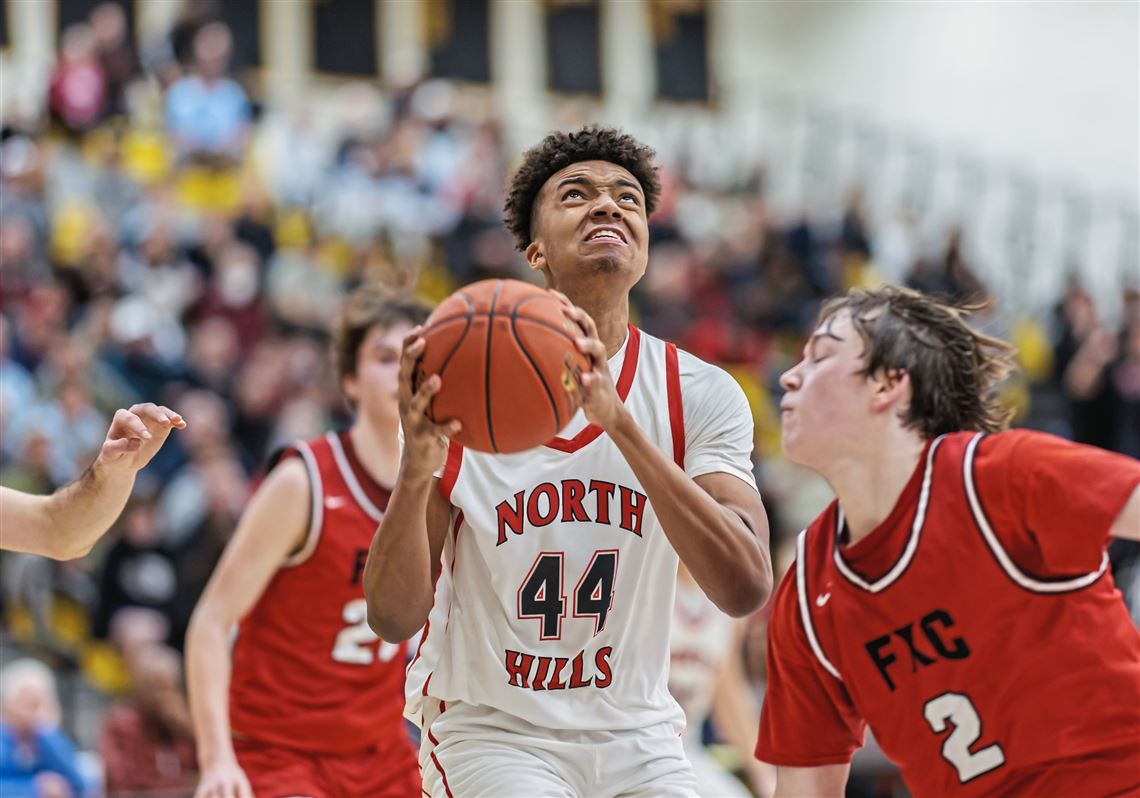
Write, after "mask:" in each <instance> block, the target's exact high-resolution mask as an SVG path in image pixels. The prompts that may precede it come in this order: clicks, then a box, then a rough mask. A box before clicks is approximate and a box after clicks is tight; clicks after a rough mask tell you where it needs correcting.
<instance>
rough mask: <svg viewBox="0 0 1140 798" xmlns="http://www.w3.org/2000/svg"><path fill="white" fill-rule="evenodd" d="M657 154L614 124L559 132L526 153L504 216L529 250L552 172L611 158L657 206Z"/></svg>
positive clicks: (648, 208)
mask: <svg viewBox="0 0 1140 798" xmlns="http://www.w3.org/2000/svg"><path fill="white" fill-rule="evenodd" d="M656 154H657V153H655V152H654V151H653V149H652V148H650V147H647V146H645V145H644V144H642V143H641V142H640V141H638V140H637V139H635V138H634V137H633V136H630V135H628V134H626V133H622V132H621V131H620V130H617V129H616V128H612V127H598V126H596V125H591V126H589V127H584V128H582V129H581V130H576V131H574V132H573V133H563V132H556V133H551V134H550V135H549V136H547V137H546V138H544V139H543V140H542V141H541V142H540V143H539V144H538V145H537V146H534V147H531V148H530V149H529V150H527V151H526V152H525V153H524V154H523V160H522V164H521V165H520V166H519V168H518V171H516V172H515V174H514V177H512V178H511V185H510V190H509V192H508V194H507V202H506V205H505V206H504V207H503V220H504V222H505V223H506V225H507V229H508V230H510V231H511V234H512V235H513V236H514V237H515V246H516V247H517V248H518V249H519V251H520V252H521V251H523V250H525V249H526V248H527V246H528V245H529V244H530V242H531V223H532V221H533V216H534V213H533V212H534V200H535V198H536V197H537V196H538V192H539V191H540V190H541V189H542V187H543V185H545V184H546V181H547V180H549V179H550V176H551V175H553V174H554V173H555V172H558V171H559V170H561V169H565V168H566V167H567V166H569V165H570V164H574V163H581V162H582V161H608V162H609V163H613V164H617V165H618V166H620V167H622V168H623V169H626V170H628V171H629V173H630V174H631V175H633V176H634V177H635V178H636V179H637V182H638V183H640V184H641V189H642V191H644V192H645V213H646V215H650V214H652V213H653V211H654V210H655V209H656V208H657V200H658V199H659V198H660V197H661V178H660V177H659V176H658V174H657V167H656V166H655V165H654V164H653V158H654V157H655V156H656Z"/></svg>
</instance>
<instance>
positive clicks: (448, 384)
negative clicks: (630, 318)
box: [412, 280, 590, 454]
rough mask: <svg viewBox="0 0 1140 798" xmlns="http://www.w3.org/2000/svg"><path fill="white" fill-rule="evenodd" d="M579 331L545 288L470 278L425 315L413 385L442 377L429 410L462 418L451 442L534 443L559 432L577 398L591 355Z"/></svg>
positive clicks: (488, 445) (492, 447)
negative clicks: (579, 341)
mask: <svg viewBox="0 0 1140 798" xmlns="http://www.w3.org/2000/svg"><path fill="white" fill-rule="evenodd" d="M579 334H580V333H579V332H578V331H577V330H576V328H575V327H574V325H572V324H569V323H568V322H567V319H566V316H565V314H564V313H563V312H562V303H561V302H560V301H559V299H558V298H557V297H555V296H554V295H553V294H551V293H550V292H549V291H545V290H543V289H541V288H538V287H536V286H533V285H530V284H528V283H524V282H521V281H519V280H483V281H481V282H478V283H473V284H472V285H469V286H466V287H464V288H461V289H459V290H458V291H456V292H455V293H454V294H452V295H451V296H449V297H448V298H447V299H445V300H444V301H443V302H442V303H440V305H439V307H437V308H436V309H435V311H434V312H433V313H432V314H431V316H430V317H429V318H428V320H427V323H426V324H425V326H424V330H423V332H422V333H421V337H422V338H423V339H424V342H425V346H424V351H423V354H422V355H421V356H420V360H419V363H418V364H417V367H416V370H415V374H414V377H413V386H412V390H413V391H414V390H416V389H418V387H419V386H420V385H422V384H423V382H424V380H426V379H428V378H429V377H430V376H431V375H432V374H438V375H439V376H440V380H441V383H442V386H441V388H440V390H439V392H438V393H437V394H436V395H435V396H434V397H432V400H431V402H430V404H429V405H428V408H427V415H428V417H429V418H430V419H431V420H432V421H433V422H435V423H442V422H445V421H448V420H450V419H453V418H454V419H458V420H459V421H460V422H462V425H463V427H462V430H461V431H460V432H459V434H457V435H456V436H455V440H456V442H457V443H460V444H462V445H463V446H465V447H468V448H470V449H475V450H476V451H480V452H498V453H503V454H506V453H511V452H521V451H525V450H526V449H532V448H534V447H535V446H540V445H541V444H543V443H545V442H546V441H548V440H550V439H551V438H553V437H554V436H555V435H557V434H558V431H559V430H561V429H562V428H563V427H564V426H566V423H567V422H568V421H569V420H570V418H571V416H573V415H574V413H575V412H577V410H578V407H579V406H580V404H581V375H582V374H583V373H584V372H586V371H589V369H590V361H589V360H588V359H587V358H586V356H585V355H583V354H582V353H581V352H579V351H578V349H577V347H576V346H575V344H574V337H575V336H576V335H579Z"/></svg>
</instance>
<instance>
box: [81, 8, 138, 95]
mask: <svg viewBox="0 0 1140 798" xmlns="http://www.w3.org/2000/svg"><path fill="white" fill-rule="evenodd" d="M91 30H92V31H93V32H94V34H95V46H96V50H97V51H98V53H99V63H100V64H101V65H102V67H103V74H104V75H105V76H106V80H107V101H108V102H107V112H108V113H109V114H113V115H118V114H125V113H126V112H127V96H126V90H127V86H128V85H129V84H130V82H131V81H132V80H133V79H134V78H135V76H136V75H137V74H138V72H139V59H138V54H137V53H135V48H134V45H133V44H131V38H130V36H129V35H128V33H129V32H128V30H127V18H126V15H125V14H124V13H123V9H122V7H121V6H119V4H118V3H101V4H99V5H98V6H96V7H95V10H94V11H92V12H91Z"/></svg>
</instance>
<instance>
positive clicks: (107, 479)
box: [45, 460, 135, 560]
mask: <svg viewBox="0 0 1140 798" xmlns="http://www.w3.org/2000/svg"><path fill="white" fill-rule="evenodd" d="M134 484H135V473H134V472H133V471H129V470H126V469H121V468H110V467H108V466H106V465H104V464H102V463H100V462H99V461H98V460H96V461H95V463H94V464H93V465H92V466H91V467H90V468H89V469H87V471H85V472H84V473H83V476H81V477H80V478H79V479H77V480H76V481H75V482H72V483H71V484H70V485H67V486H65V487H63V488H60V489H59V490H58V491H56V492H55V493H54V494H52V495H51V496H49V497H48V499H47V504H46V508H45V512H46V515H47V520H48V524H49V533H48V539H49V540H51V541H53V547H52V548H53V553H52V554H51V556H53V557H56V558H58V559H65V560H66V559H73V558H75V557H82V556H83V555H85V554H87V552H89V551H90V550H91V547H92V546H94V545H95V542H96V541H97V540H99V538H100V537H101V536H102V535H103V533H104V532H106V531H107V529H108V528H110V526H111V524H113V523H115V519H116V518H118V517H119V513H121V512H122V511H123V507H125V506H126V504H127V499H128V498H129V497H130V495H131V490H132V488H134Z"/></svg>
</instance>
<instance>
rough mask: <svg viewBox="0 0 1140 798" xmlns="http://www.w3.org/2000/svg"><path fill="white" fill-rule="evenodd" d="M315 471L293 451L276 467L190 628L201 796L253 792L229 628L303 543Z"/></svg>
mask: <svg viewBox="0 0 1140 798" xmlns="http://www.w3.org/2000/svg"><path fill="white" fill-rule="evenodd" d="M309 493H310V487H309V477H308V474H307V473H306V471H305V466H304V463H302V461H301V459H300V458H298V457H294V458H291V459H288V460H286V461H285V462H283V463H281V464H280V465H279V466H277V467H276V468H274V469H273V470H272V471H271V472H270V473H269V476H267V477H266V478H265V481H264V482H263V483H262V484H261V487H260V488H259V489H258V490H257V492H256V493H255V494H254V496H253V498H252V499H251V500H250V503H249V505H248V506H247V507H246V510H245V512H244V513H243V514H242V518H241V521H240V522H239V523H238V527H237V530H236V531H235V532H234V535H233V537H232V538H231V539H230V542H229V544H228V545H227V546H226V551H225V553H224V554H223V555H222V558H221V560H220V561H219V563H218V566H217V568H215V569H214V573H213V575H211V577H210V581H209V583H208V584H207V585H206V589H205V591H204V592H203V593H202V598H201V599H200V600H199V601H198V606H197V607H195V609H194V615H193V617H192V618H191V619H190V627H189V629H188V630H187V633H186V679H187V688H188V691H189V695H190V712H191V715H192V717H193V720H194V730H195V737H196V739H197V741H198V759H199V761H200V763H201V767H202V777H201V780H200V782H199V786H198V790H197V792H196V793H195V796H196V798H251V796H252V795H253V793H252V791H251V790H250V787H249V782H248V780H247V779H246V777H245V774H244V773H243V772H242V770H241V768H240V767H239V766H238V763H237V757H236V755H235V754H234V748H233V742H232V739H231V737H230V722H229V685H230V677H231V670H232V662H231V659H230V633H231V631H232V629H233V627H234V625H235V624H236V623H237V622H238V621H239V620H240V619H241V618H242V617H243V616H244V615H245V614H246V613H247V612H249V610H250V609H251V608H252V607H253V606H254V604H256V603H257V600H258V599H259V598H260V597H261V594H262V593H263V592H264V591H265V587H266V585H268V584H269V580H270V579H272V578H273V574H274V573H276V571H277V569H278V568H280V566H281V564H282V563H283V562H284V561H285V559H286V558H287V557H288V556H289V555H290V554H291V553H293V552H294V551H296V550H298V549H299V548H300V547H301V546H302V545H303V543H304V538H305V533H306V523H307V519H308V518H309V506H310V501H311V499H310V495H309Z"/></svg>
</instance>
